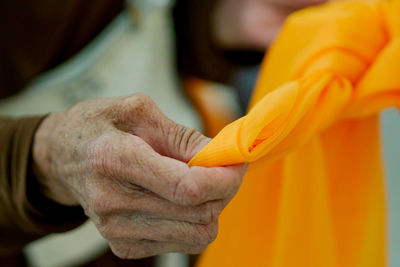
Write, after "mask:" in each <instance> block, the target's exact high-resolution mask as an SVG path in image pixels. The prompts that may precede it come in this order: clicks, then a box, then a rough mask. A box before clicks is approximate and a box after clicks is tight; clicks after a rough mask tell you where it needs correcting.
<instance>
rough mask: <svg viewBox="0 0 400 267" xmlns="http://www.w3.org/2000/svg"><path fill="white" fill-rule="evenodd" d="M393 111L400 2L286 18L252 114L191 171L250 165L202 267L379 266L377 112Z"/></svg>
mask: <svg viewBox="0 0 400 267" xmlns="http://www.w3.org/2000/svg"><path fill="white" fill-rule="evenodd" d="M391 106H397V107H400V1H399V0H393V1H341V2H332V3H328V4H325V5H323V6H318V7H312V8H307V9H305V10H301V11H298V12H296V13H294V14H293V15H291V16H290V17H289V18H288V20H287V21H286V23H285V24H284V26H283V29H282V32H281V33H280V35H279V36H278V38H277V40H276V42H275V43H274V44H273V46H272V47H271V49H270V51H269V53H268V55H267V57H266V59H265V60H264V63H263V66H262V69H261V72H260V77H259V80H258V83H257V85H256V88H255V92H254V95H253V98H252V101H251V108H250V110H249V112H248V114H247V115H246V116H245V117H243V118H241V119H239V120H237V121H235V122H233V123H232V124H230V125H228V126H227V127H225V128H224V129H223V130H222V131H221V132H220V133H219V134H218V135H217V136H216V137H215V138H214V139H213V140H212V141H211V142H210V143H209V144H208V145H207V146H206V147H205V148H204V149H203V150H202V151H200V152H199V153H198V154H197V155H196V156H195V157H194V158H193V159H192V160H191V161H190V163H189V165H191V166H195V165H196V166H206V167H211V166H223V165H231V164H237V163H242V162H249V163H250V165H249V169H248V172H247V173H246V176H245V178H244V181H243V185H242V187H241V189H240V190H239V193H238V195H237V196H236V197H235V198H234V199H233V201H232V203H231V204H230V205H228V207H227V208H226V209H225V210H224V212H223V213H222V215H221V218H220V233H219V235H218V237H217V239H216V241H215V242H214V243H213V244H211V245H210V247H209V248H208V249H207V250H206V252H205V253H204V254H203V255H202V256H201V258H200V261H199V264H198V266H200V267H214V266H215V267H235V266H237V267H244V266H251V267H253V266H257V267H293V266H296V267H297V266H310V267H339V266H340V267H347V266H348V267H358V266H359V267H361V266H362V267H367V266H371V267H377V266H386V264H387V255H386V254H387V251H386V238H387V237H386V234H387V233H386V219H385V217H386V215H385V210H386V206H385V189H384V183H385V182H384V176H383V167H382V162H381V157H380V153H381V151H380V149H381V148H380V142H379V137H380V136H379V119H378V113H379V111H381V110H382V109H384V108H387V107H391ZM399 141H400V140H399ZM399 153H400V152H399ZM399 163H400V161H399ZM398 227H400V225H399V226H398Z"/></svg>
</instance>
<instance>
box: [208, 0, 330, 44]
mask: <svg viewBox="0 0 400 267" xmlns="http://www.w3.org/2000/svg"><path fill="white" fill-rule="evenodd" d="M326 1H327V0H218V3H217V5H216V8H215V10H214V15H213V25H214V32H213V35H214V39H215V41H216V43H217V44H218V45H219V46H221V47H223V48H227V49H237V48H248V49H260V50H265V49H266V48H267V47H268V46H269V45H270V44H271V42H272V41H273V39H274V38H275V36H276V35H277V33H278V31H279V29H280V27H281V25H282V23H283V22H284V20H285V19H286V17H287V16H288V15H289V14H290V13H292V12H293V11H295V10H297V9H300V8H304V7H307V6H310V5H316V4H321V3H324V2H326Z"/></svg>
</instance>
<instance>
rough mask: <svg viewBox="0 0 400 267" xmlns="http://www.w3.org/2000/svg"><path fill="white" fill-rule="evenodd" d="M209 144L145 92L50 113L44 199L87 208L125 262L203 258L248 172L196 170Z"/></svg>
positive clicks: (39, 142) (41, 144)
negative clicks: (173, 255)
mask: <svg viewBox="0 0 400 267" xmlns="http://www.w3.org/2000/svg"><path fill="white" fill-rule="evenodd" d="M207 142H208V139H207V138H205V137H204V136H202V135H201V134H200V133H198V132H197V131H195V130H191V129H188V128H185V127H184V126H182V125H179V124H176V123H174V122H173V121H171V120H170V119H168V118H167V117H166V116H165V115H163V113H162V112H161V111H160V110H159V109H158V107H157V106H156V105H155V104H154V103H153V102H152V101H151V99H150V98H149V97H147V96H144V95H140V94H137V95H133V96H129V97H118V98H109V99H100V100H90V101H86V102H82V103H80V104H77V105H76V106H74V107H72V108H71V109H70V110H68V111H66V112H63V113H58V114H53V115H50V116H49V117H48V118H46V119H45V120H44V121H43V123H42V124H41V126H40V128H39V129H38V131H37V133H36V136H35V140H34V147H33V157H34V162H35V164H36V166H37V168H38V169H39V170H40V172H41V173H42V175H40V177H41V178H40V182H41V183H42V184H43V185H44V186H45V187H46V188H47V189H46V190H45V191H44V194H45V195H46V196H48V197H50V198H51V199H53V200H55V201H57V202H59V203H61V204H64V205H77V204H79V205H82V207H83V208H84V210H85V212H86V214H87V215H88V216H89V217H90V218H91V219H92V220H93V222H94V223H95V224H96V226H97V228H98V230H99V232H100V233H101V234H102V235H103V237H104V238H106V239H107V240H108V241H109V244H110V247H111V249H112V250H113V252H114V253H115V254H116V255H117V256H119V257H121V258H141V257H147V256H151V255H155V254H159V253H165V252H184V253H199V252H201V251H202V250H204V249H205V248H206V247H207V245H208V244H209V243H210V242H212V241H213V240H214V238H215V237H216V234H217V228H218V227H217V219H218V216H219V214H220V213H221V211H222V209H223V208H224V207H225V206H226V205H227V203H228V202H229V201H230V200H231V199H232V197H233V196H234V194H235V193H236V191H237V190H238V188H239V186H240V183H241V178H242V176H243V173H244V170H245V166H244V165H238V166H230V167H218V168H202V167H192V168H189V167H188V166H187V164H186V162H188V161H189V160H190V159H191V157H192V156H194V154H195V153H196V152H197V151H199V150H200V149H201V148H202V147H203V146H204V145H205V144H206V143H207ZM44 174H45V175H44Z"/></svg>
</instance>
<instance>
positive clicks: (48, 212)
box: [0, 116, 86, 255]
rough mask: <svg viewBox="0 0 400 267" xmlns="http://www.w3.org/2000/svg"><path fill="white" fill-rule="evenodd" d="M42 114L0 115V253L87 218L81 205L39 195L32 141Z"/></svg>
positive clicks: (66, 228) (19, 247) (68, 227)
mask: <svg viewBox="0 0 400 267" xmlns="http://www.w3.org/2000/svg"><path fill="white" fill-rule="evenodd" d="M44 117H45V116H41V117H30V118H22V119H10V118H0V255H1V254H7V253H10V252H13V251H16V250H20V249H21V248H22V247H23V246H24V245H26V244H27V243H28V242H31V241H33V240H35V239H38V238H40V237H42V236H44V235H47V234H50V233H55V232H63V231H67V230H70V229H72V228H74V227H77V226H78V225H80V224H81V223H83V222H84V220H85V219H86V217H85V215H84V213H83V210H82V208H80V207H64V206H61V205H59V204H56V203H55V202H52V201H51V200H49V199H46V198H45V197H44V196H42V195H41V194H40V186H39V184H38V183H37V181H36V179H35V177H34V175H32V172H31V170H30V169H31V146H32V141H33V137H34V134H35V131H36V129H37V127H38V126H39V124H40V122H41V121H42V120H43V119H44Z"/></svg>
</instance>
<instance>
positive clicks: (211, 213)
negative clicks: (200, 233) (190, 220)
mask: <svg viewBox="0 0 400 267" xmlns="http://www.w3.org/2000/svg"><path fill="white" fill-rule="evenodd" d="M219 206H220V205H219V203H218V204H217V203H206V206H205V209H204V211H203V212H202V213H201V216H200V222H201V223H203V224H210V223H214V222H217V221H218V217H219V214H220V213H221V208H220V207H219Z"/></svg>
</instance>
